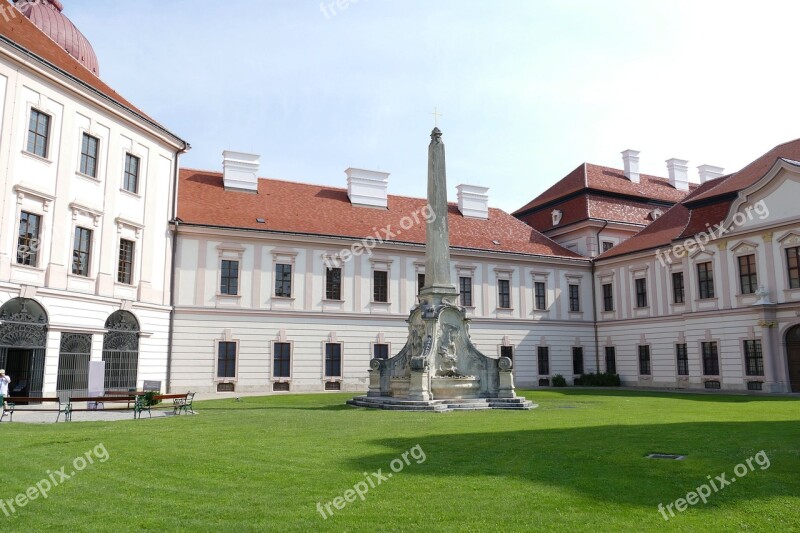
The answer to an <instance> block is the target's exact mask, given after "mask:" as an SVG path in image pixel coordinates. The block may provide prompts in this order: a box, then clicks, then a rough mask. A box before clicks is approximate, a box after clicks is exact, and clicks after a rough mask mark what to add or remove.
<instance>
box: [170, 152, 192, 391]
mask: <svg viewBox="0 0 800 533" xmlns="http://www.w3.org/2000/svg"><path fill="white" fill-rule="evenodd" d="M188 151H189V145H188V144H186V143H184V146H183V148H181V149H180V150H177V151H176V152H175V168H174V170H173V173H172V191H173V192H172V195H173V196H172V223H173V224H174V227H175V231H174V233H173V234H172V250H171V254H172V264H171V266H170V276H169V331H168V332H167V394H170V392H171V390H172V341H173V338H174V331H175V259H176V257H177V255H178V226H179V225H180V219H179V218H178V174H179V167H178V161H179V159H180V156H181V154H185V153H186V152H188Z"/></svg>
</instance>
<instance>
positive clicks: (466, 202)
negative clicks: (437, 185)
mask: <svg viewBox="0 0 800 533" xmlns="http://www.w3.org/2000/svg"><path fill="white" fill-rule="evenodd" d="M456 190H457V191H458V210H459V211H461V214H462V215H463V216H465V217H467V218H482V219H484V220H486V219H488V218H489V194H488V193H489V189H488V187H478V186H476V185H459V186H458V187H456Z"/></svg>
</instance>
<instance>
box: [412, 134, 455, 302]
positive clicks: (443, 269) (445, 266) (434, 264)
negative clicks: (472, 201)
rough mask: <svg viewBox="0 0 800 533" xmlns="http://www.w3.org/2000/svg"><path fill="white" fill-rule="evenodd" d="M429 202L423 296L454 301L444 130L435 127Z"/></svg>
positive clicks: (430, 147)
mask: <svg viewBox="0 0 800 533" xmlns="http://www.w3.org/2000/svg"><path fill="white" fill-rule="evenodd" d="M428 206H429V209H430V211H429V212H430V213H431V216H429V217H428V221H427V232H426V237H425V240H426V248H425V286H424V287H423V288H422V290H421V291H420V293H419V296H420V299H421V300H426V301H427V302H428V303H430V304H431V305H434V306H435V305H441V304H442V302H443V301H447V302H449V303H453V302H454V301H455V299H456V297H457V296H458V291H457V290H456V288H455V286H454V285H453V283H452V278H451V277H450V231H449V228H448V224H447V210H448V207H447V170H446V168H445V156H444V142H442V132H441V131H440V130H439V128H434V129H433V132H432V133H431V144H430V145H429V146H428Z"/></svg>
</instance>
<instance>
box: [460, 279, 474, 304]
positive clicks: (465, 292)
mask: <svg viewBox="0 0 800 533" xmlns="http://www.w3.org/2000/svg"><path fill="white" fill-rule="evenodd" d="M458 287H459V290H460V293H461V294H460V296H459V297H460V298H461V305H462V306H464V307H472V278H469V277H460V278H458Z"/></svg>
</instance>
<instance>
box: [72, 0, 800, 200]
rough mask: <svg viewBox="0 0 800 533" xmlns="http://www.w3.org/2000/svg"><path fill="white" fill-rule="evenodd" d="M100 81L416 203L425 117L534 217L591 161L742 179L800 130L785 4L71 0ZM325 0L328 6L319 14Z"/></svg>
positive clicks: (483, 177)
mask: <svg viewBox="0 0 800 533" xmlns="http://www.w3.org/2000/svg"><path fill="white" fill-rule="evenodd" d="M63 3H64V5H65V13H66V14H67V15H68V16H69V17H70V18H71V19H72V20H73V21H74V22H75V24H76V25H77V26H78V27H79V28H80V29H81V31H83V32H84V33H85V34H86V36H87V37H88V38H89V39H90V41H91V42H92V43H93V45H94V47H95V50H96V52H97V55H98V57H99V60H100V69H101V74H102V78H103V79H104V80H105V81H106V82H107V83H109V84H110V85H111V86H112V87H114V88H115V89H117V90H118V91H119V92H120V93H121V94H123V95H125V97H127V98H129V99H130V100H131V101H133V102H135V103H136V105H138V106H139V107H141V108H142V109H143V110H145V112H147V113H149V114H150V115H151V116H153V117H155V118H156V119H157V120H159V121H160V122H162V123H163V124H164V125H166V126H167V127H168V128H170V129H171V130H172V131H174V132H175V133H177V134H179V135H181V136H182V137H183V138H185V139H186V140H188V141H189V142H190V143H192V146H193V149H192V151H191V152H190V153H189V154H188V155H187V156H185V158H184V159H183V164H184V166H191V167H196V168H203V169H219V168H220V167H221V152H222V150H225V149H232V150H242V151H252V152H255V153H259V154H261V156H262V167H261V169H262V170H261V174H262V175H263V176H267V177H274V178H281V179H289V180H294V181H302V182H310V183H324V184H330V185H336V186H344V185H345V175H344V172H343V171H344V169H345V168H347V167H349V166H355V167H361V168H367V169H375V170H383V171H387V172H391V177H390V186H389V190H390V193H393V194H405V195H412V196H424V194H425V173H426V157H427V143H428V140H429V138H428V135H429V133H430V130H431V128H432V127H433V117H432V116H431V113H432V111H433V108H434V106H438V108H439V109H440V111H441V112H442V113H443V114H444V116H443V117H442V118H441V120H440V127H441V129H442V130H443V131H444V135H445V137H444V139H445V142H446V144H447V157H448V161H447V162H448V182H449V186H450V190H451V199H452V198H454V197H455V186H456V185H457V184H459V183H469V184H476V185H484V186H488V187H490V188H491V190H490V192H489V194H490V203H491V205H492V206H496V207H501V208H503V209H505V210H507V211H513V210H514V209H516V208H518V207H520V206H522V205H523V204H525V203H526V202H527V201H528V200H530V199H532V198H533V197H535V196H536V195H537V194H539V193H540V192H541V191H542V190H544V189H545V188H547V187H548V186H550V185H551V184H552V183H554V182H555V181H556V180H558V179H559V178H561V177H562V176H564V175H565V174H566V173H568V172H569V171H570V170H572V169H573V168H575V167H576V166H578V165H579V164H580V163H582V162H584V161H589V162H593V163H598V164H606V165H610V166H616V167H619V166H620V155H619V152H620V151H622V150H624V149H626V148H633V149H638V150H641V151H642V155H641V157H642V170H643V171H645V172H649V173H655V174H659V175H665V174H666V167H665V164H664V161H665V160H666V159H669V158H671V157H678V158H683V159H689V160H690V165H691V168H692V172H694V167H696V166H697V165H700V164H704V163H707V164H714V165H719V166H724V167H725V168H726V169H727V170H728V171H733V170H736V169H738V168H740V167H741V166H742V165H743V164H746V163H747V162H749V161H750V160H752V159H754V158H756V157H757V156H758V155H760V154H761V153H763V152H764V151H766V150H767V149H769V148H771V147H772V146H773V145H775V144H778V143H780V142H784V141H787V140H791V139H794V138H796V137H800V127H799V126H797V124H799V123H800V122H798V106H797V101H798V98H797V87H798V81H800V75H799V74H798V72H800V71H799V70H798V69H797V59H796V58H797V50H798V42H797V37H796V35H797V31H796V25H797V20H800V18H799V17H798V15H800V7H798V6H797V5H795V3H790V2H786V3H785V4H784V3H778V2H759V3H758V4H755V3H752V2H747V3H745V2H741V3H738V2H730V1H728V2H701V1H699V0H697V1H693V2H681V1H669V2H666V1H665V2H655V1H650V0H648V1H644V0H642V1H615V0H606V1H602V2H601V1H596V2H589V1H582V0H551V1H544V0H527V1H525V0H492V1H488V0H487V1H473V0H436V1H433V0H424V1H423V0H359V1H358V2H354V1H353V0H350V2H349V5H348V6H347V7H346V8H345V9H344V10H340V9H339V8H337V7H335V4H334V8H333V10H332V9H331V8H330V7H329V8H327V11H328V12H327V16H326V14H325V13H323V10H322V9H321V6H322V4H321V3H320V2H319V0H260V1H255V0H225V1H219V0H217V1H211V0H137V1H135V2H125V1H119V0H114V1H108V2H98V1H97V0H63ZM326 4H328V2H326Z"/></svg>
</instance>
